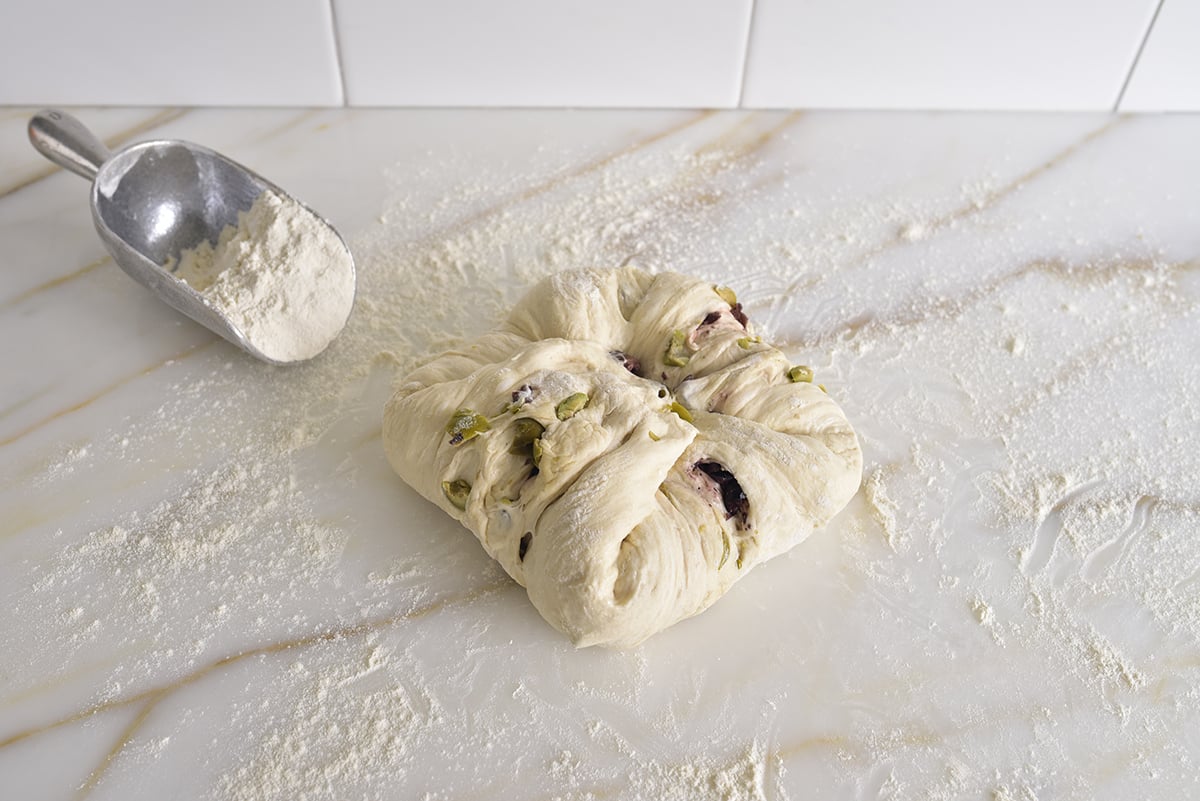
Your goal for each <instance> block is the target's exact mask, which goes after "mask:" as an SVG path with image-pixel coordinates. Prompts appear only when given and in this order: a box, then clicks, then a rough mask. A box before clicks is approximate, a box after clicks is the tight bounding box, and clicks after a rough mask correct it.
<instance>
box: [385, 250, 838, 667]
mask: <svg viewBox="0 0 1200 801" xmlns="http://www.w3.org/2000/svg"><path fill="white" fill-rule="evenodd" d="M812 379H813V376H812V371H811V370H809V369H808V368H807V367H804V366H799V365H793V364H791V363H789V361H788V359H787V358H786V357H785V356H784V355H783V354H782V353H781V352H780V351H779V350H777V349H776V348H774V347H771V346H770V345H768V344H766V343H764V342H762V341H761V340H760V339H759V337H757V336H755V335H754V330H753V326H752V325H751V324H750V322H749V321H748V320H747V319H746V316H745V314H744V313H743V311H742V308H741V305H740V304H739V303H738V302H737V299H736V297H735V296H734V294H733V292H732V291H731V290H728V289H725V288H723V287H714V286H713V285H712V284H709V283H706V282H704V281H700V280H697V279H695V278H691V277H688V276H683V275H679V274H675V273H659V274H649V273H646V272H643V271H641V270H637V269H634V268H631V267H627V268H622V269H618V270H581V271H576V272H568V273H560V274H557V275H554V276H552V277H550V278H548V279H546V280H544V281H542V282H541V283H539V284H538V285H537V286H535V287H534V288H533V289H532V290H531V291H530V292H529V294H528V295H526V297H525V298H524V299H523V300H522V301H521V302H520V303H518V304H517V306H516V307H515V308H514V309H513V310H512V313H511V315H510V316H509V318H508V321H507V322H506V323H505V324H504V325H503V326H501V327H500V328H499V329H498V330H496V331H493V332H492V333H489V334H486V335H484V336H482V337H480V338H479V339H478V340H476V341H474V342H473V343H471V344H470V345H467V346H465V347H463V348H461V349H459V350H452V351H448V352H446V353H443V354H441V355H440V356H437V357H436V358H434V359H433V360H432V361H430V362H428V363H427V364H425V365H424V366H422V367H420V368H418V369H417V370H415V371H414V372H413V373H411V374H410V375H408V376H407V377H406V378H405V379H404V380H403V381H402V382H401V384H400V385H399V387H398V389H397V390H396V392H395V395H394V396H393V397H392V399H391V400H390V401H389V402H388V404H387V408H386V410H385V413H384V428H383V432H384V445H385V448H386V450H387V455H388V460H389V461H390V462H391V464H392V467H393V468H394V469H395V470H396V472H397V473H398V474H399V475H400V477H401V478H403V479H404V481H405V482H407V483H408V484H409V485H411V486H412V487H413V488H414V489H416V490H417V491H418V492H419V493H420V494H421V495H423V496H424V497H425V498H427V499H429V500H430V501H432V502H433V503H436V504H437V505H438V506H440V507H441V508H442V509H443V510H445V511H446V513H447V514H449V515H451V516H452V517H454V518H455V519H456V520H458V521H459V522H461V523H462V524H463V525H465V526H466V527H467V528H469V529H470V530H471V531H472V532H474V533H475V536H476V537H478V538H479V541H480V542H481V543H482V544H483V547H484V548H485V549H487V552H488V553H489V554H491V556H492V557H493V558H494V559H496V560H497V561H498V562H499V563H500V564H501V565H502V566H503V567H504V569H505V570H506V571H507V572H508V574H509V575H511V576H512V577H513V578H514V579H516V580H517V581H518V582H519V583H520V584H522V585H523V586H524V587H526V589H527V590H528V592H529V598H530V600H531V601H532V602H533V605H534V606H535V607H537V610H538V611H539V612H540V613H541V614H542V616H543V617H545V618H546V620H547V621H549V622H550V624H551V625H552V626H554V627H555V628H556V629H558V630H559V631H562V632H563V633H564V634H566V635H567V636H568V637H570V638H571V640H572V641H573V642H574V643H575V644H576V645H579V646H585V645H596V644H602V645H609V646H629V645H634V644H636V643H639V642H641V641H642V640H645V639H646V638H647V637H649V636H651V635H652V634H654V633H656V632H658V631H661V630H662V629H665V628H666V627H668V626H670V625H672V624H673V623H677V622H678V621H680V620H683V619H684V618H687V617H690V616H692V615H695V614H697V613H699V612H701V611H703V610H704V609H706V608H708V606H710V605H711V604H712V603H713V602H714V601H716V600H717V599H718V598H720V597H721V595H722V594H724V593H725V592H726V591H727V590H728V589H729V587H730V586H732V585H733V583H734V582H735V581H737V580H738V579H740V578H741V577H742V576H744V575H745V574H746V573H747V572H748V571H749V570H750V569H751V568H752V567H754V566H755V565H756V564H758V563H760V562H763V561H766V560H767V559H770V558H771V557H773V556H777V555H779V554H781V553H783V552H784V551H786V550H788V549H789V548H791V547H792V546H794V545H796V544H797V543H799V542H801V541H802V540H804V539H805V538H806V537H807V536H808V535H809V534H810V533H811V532H812V530H813V529H814V528H815V527H818V526H823V525H825V524H826V523H827V522H828V521H829V519H830V518H831V517H833V516H834V515H835V514H836V513H837V512H838V511H840V510H841V509H842V507H843V506H845V504H846V503H847V502H848V501H849V499H850V497H851V496H852V495H853V494H854V493H855V492H856V491H857V489H858V486H859V481H860V479H861V474H862V454H861V451H860V450H859V445H858V439H857V437H856V436H855V434H854V430H853V429H852V428H851V426H850V423H849V422H848V421H847V420H846V417H845V415H843V413H842V411H841V409H839V408H838V406H837V404H835V403H834V402H833V401H832V400H830V398H829V396H828V395H827V394H826V393H825V392H824V390H823V388H821V387H820V386H818V385H817V384H814V383H813V382H812Z"/></svg>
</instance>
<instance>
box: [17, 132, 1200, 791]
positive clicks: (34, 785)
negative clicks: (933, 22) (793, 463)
mask: <svg viewBox="0 0 1200 801" xmlns="http://www.w3.org/2000/svg"><path fill="white" fill-rule="evenodd" d="M29 113H30V110H27V109H5V110H3V111H2V112H0V156H2V157H0V254H2V256H3V262H4V266H3V270H4V281H3V283H2V285H0V341H3V343H4V345H3V354H4V355H3V363H2V365H3V366H2V368H0V369H2V378H3V380H2V383H0V598H2V602H3V605H4V608H5V610H6V611H5V614H4V615H3V616H2V617H0V797H4V798H14V799H17V798H19V799H24V800H25V801H30V800H32V799H81V798H88V799H95V800H96V801H99V799H130V798H156V799H161V798H179V799H185V798H186V799H214V800H219V801H243V800H244V799H255V798H264V799H265V798H269V799H325V798H329V799H334V798H380V799H410V798H423V799H484V798H501V797H503V798H528V799H543V798H544V799H553V798H562V799H602V798H656V799H684V798H687V799H710V798H711V799H772V800H773V801H774V800H775V799H805V798H823V799H917V798H920V799H959V798H962V799H981V800H982V799H986V800H987V801H1034V800H1035V799H1038V800H1041V801H1044V800H1045V799H1075V798H1077V799H1124V798H1134V797H1136V798H1154V799H1174V798H1186V797H1193V796H1195V795H1196V794H1197V793H1198V792H1200V688H1198V685H1200V518H1198V514H1200V497H1197V478H1198V477H1200V449H1198V448H1196V447H1195V442H1196V436H1197V433H1198V432H1200V406H1198V401H1197V398H1200V371H1198V370H1197V367H1196V354H1197V353H1198V352H1200V316H1198V311H1197V309H1198V303H1200V270H1198V269H1197V267H1198V266H1200V261H1198V257H1200V148H1197V146H1196V143H1197V142H1198V141H1200V117H1197V116H1158V117H1110V116H1103V115H1000V114H986V115H951V114H915V113H914V114H862V113H857V114H833V113H812V114H786V113H745V112H728V113H696V112H678V111H672V112H615V111H613V112H608V111H596V112H568V111H537V112H518V111H512V112H510V111H486V112H479V111H387V110H358V111H354V110H326V111H300V110H271V111H257V110H238V111H233V110H191V111H183V110H157V109H101V110H98V109H80V110H78V114H79V115H80V116H81V118H82V119H84V121H85V122H87V123H88V124H89V125H91V126H93V127H94V129H95V130H97V131H98V132H99V133H100V134H101V135H102V136H104V137H105V138H106V140H107V141H108V142H109V144H110V145H117V144H119V143H122V142H129V141H136V140H138V139H143V138H184V139H190V140H194V141H197V142H200V143H202V144H205V145H208V146H209V147H212V148H215V149H217V150H219V151H221V152H223V153H225V154H227V155H229V156H230V157H232V158H234V159H236V160H238V161H241V162H243V163H245V164H247V165H250V166H251V167H253V168H255V169H256V170H258V171H259V172H261V173H262V174H264V175H266V176H268V177H269V178H271V179H272V180H273V181H275V182H276V183H278V184H280V185H281V186H283V187H285V188H287V189H288V190H290V191H291V192H293V193H294V194H295V195H297V196H298V197H300V198H301V199H303V200H304V201H305V202H307V203H308V204H309V205H311V206H312V207H313V208H315V209H317V210H319V211H320V212H321V213H323V214H324V215H325V216H327V217H329V218H330V219H331V220H332V221H333V222H334V223H335V224H336V225H337V226H338V227H339V229H340V230H341V231H342V232H343V234H345V235H346V237H347V239H348V240H349V241H350V243H351V247H352V249H353V251H354V253H355V256H356V259H357V262H358V269H359V282H360V283H359V293H358V300H357V305H356V310H355V313H354V315H353V317H352V320H351V323H350V325H349V326H348V328H347V330H346V332H345V333H344V334H343V336H342V337H341V338H340V339H339V340H338V341H337V342H336V343H335V344H334V346H333V347H332V348H331V349H330V350H329V351H328V352H327V353H326V354H324V355H323V356H321V357H320V358H318V359H316V360H315V361H313V362H312V363H310V364H307V365H304V366H300V367H292V368H272V367H268V366H266V365H263V364H259V363H256V362H254V361H253V360H251V359H250V358H248V357H246V356H245V355H243V354H242V353H241V352H239V351H237V350H235V349H234V348H232V347H231V346H230V345H228V344H227V343H225V342H224V341H222V340H219V339H217V338H215V337H214V336H213V335H211V334H210V333H208V332H207V331H205V330H204V329H202V328H199V327H198V326H196V325H194V324H192V323H191V322H189V321H187V320H184V319H181V318H180V317H178V315H176V314H175V313H174V312H172V311H171V310H170V309H168V308H167V307H166V306H164V305H162V304H160V303H157V302H156V301H155V300H154V299H153V298H152V297H151V296H150V295H149V294H148V293H147V292H146V291H145V290H143V289H142V288H141V287H140V286H138V285H137V284H135V283H134V282H133V281H132V280H130V279H129V278H128V277H126V276H125V275H124V274H123V273H121V272H120V270H119V269H118V268H116V267H115V266H114V265H113V263H112V262H111V260H110V259H108V258H106V256H105V252H104V250H103V248H102V246H101V244H100V242H99V240H98V239H97V237H96V235H95V233H94V231H93V230H92V226H91V220H90V217H89V213H88V208H87V191H86V189H87V187H86V185H85V184H84V183H83V182H82V181H80V180H79V179H77V178H76V177H74V176H71V175H68V174H64V173H63V172H62V171H60V170H57V169H55V168H53V167H51V166H50V165H49V164H48V163H46V162H44V161H42V160H41V159H40V157H38V156H37V154H36V153H34V151H33V150H32V148H31V147H29V145H28V143H27V142H26V140H25V134H24V125H25V120H26V119H27V118H28V116H29ZM622 263H635V264H642V265H645V266H650V267H662V268H673V269H678V270H682V271H686V272H690V273H694V274H696V275H704V276H709V277H711V278H712V280H714V281H719V282H722V283H727V284H729V285H731V286H733V287H735V288H737V289H738V291H739V294H740V296H741V297H742V299H743V300H744V301H745V302H746V305H747V307H748V309H749V312H750V315H751V319H752V320H754V321H756V322H757V323H758V324H759V325H760V327H762V328H763V330H764V331H765V332H766V334H767V336H768V337H769V338H772V339H774V340H775V341H778V342H782V343H784V344H785V345H786V348H787V350H788V351H789V353H790V354H794V357H795V358H796V360H797V361H798V362H803V363H807V364H810V365H812V366H813V367H814V368H815V370H816V372H817V375H818V380H819V381H822V382H823V383H824V384H825V385H826V386H827V387H828V390H829V392H830V393H831V394H833V395H834V396H835V397H836V398H837V399H838V400H839V402H841V403H842V404H843V405H844V408H845V409H846V410H847V413H848V414H849V416H850V418H851V420H852V421H854V423H855V425H856V426H857V427H858V429H859V431H860V433H861V437H862V442H863V446H864V452H865V455H866V471H865V474H864V481H863V486H862V489H861V490H860V492H859V494H858V495H857V496H856V498H855V499H854V501H853V502H852V503H851V505H850V507H849V508H848V509H847V510H846V511H845V512H843V513H842V514H841V515H840V516H839V517H838V518H836V519H835V520H834V522H833V523H832V524H831V525H830V526H829V527H828V528H827V529H825V530H823V531H819V532H817V533H816V534H815V535H814V536H813V537H812V538H810V539H809V540H808V541H806V542H805V543H804V544H802V545H801V546H799V547H798V548H796V549H794V550H793V551H792V552H791V553H789V554H788V555H786V556H784V557H781V558H779V559H776V560H775V561H773V562H771V563H769V564H767V565H765V566H763V567H761V568H759V569H756V570H755V571H754V572H753V573H751V574H750V575H749V576H748V577H747V578H746V579H745V580H743V581H742V582H740V583H739V584H738V585H737V586H736V587H735V588H734V589H733V590H732V591H731V592H730V593H729V595H728V596H727V597H725V598H724V599H722V600H721V601H720V602H719V603H718V604H716V605H715V606H714V607H713V608H712V609H710V610H709V611H707V612H705V613H704V614H702V615H700V616H698V617H696V618H693V619H691V620H688V621H685V622H684V623H681V624H679V625H677V626H676V627H674V628H672V629H670V630H668V631H666V632H664V633H662V634H660V635H659V636H657V637H655V638H653V639H652V640H650V641H649V642H647V643H646V644H645V645H643V646H641V647H639V648H637V649H633V650H630V651H624V652H620V651H607V650H600V649H586V650H575V649H573V648H572V647H571V646H570V645H569V644H568V643H567V642H565V641H564V639H563V638H562V637H561V636H560V635H558V634H557V633H556V632H554V631H553V630H552V629H550V628H549V626H547V625H546V624H545V623H544V622H543V621H542V620H541V618H540V617H539V616H538V615H537V613H536V611H535V610H534V609H533V608H532V607H531V606H530V604H529V603H528V601H527V599H526V597H525V594H524V591H523V590H521V588H520V587H518V586H516V585H515V584H514V583H512V582H511V581H509V580H508V579H507V578H506V577H505V576H504V575H503V573H502V572H501V571H500V570H499V569H498V568H497V567H496V566H494V565H493V564H492V563H491V562H490V560H489V559H488V558H487V557H486V555H485V554H484V553H483V550H482V548H480V547H479V545H478V543H477V542H476V541H475V540H474V538H473V537H472V536H471V535H470V534H469V533H468V532H467V531H465V530H463V529H460V528H459V527H458V526H457V525H456V524H454V523H453V522H452V521H450V520H449V519H447V518H445V517H444V516H443V515H442V514H441V513H440V512H438V510H436V509H435V508H433V507H432V506H430V505H429V504H427V503H425V502H424V501H422V500H421V499H420V498H419V497H417V496H416V495H415V494H414V493H413V492H412V491H410V490H409V489H408V488H407V487H405V486H404V485H403V484H402V483H401V482H400V481H399V480H398V479H397V478H396V477H395V476H394V475H393V474H392V473H391V472H390V470H389V469H388V466H387V463H386V461H385V459H384V457H383V452H382V448H381V445H380V441H379V427H380V412H381V408H382V404H383V402H384V399H385V398H386V397H387V393H388V387H389V386H390V384H391V382H392V381H393V380H394V378H396V376H397V375H398V373H399V372H400V371H402V370H403V369H404V368H405V367H407V366H409V365H411V364H412V363H413V362H414V361H415V360H416V359H418V358H420V357H421V355H422V354H424V353H427V352H428V351H429V350H430V349H432V348H434V347H438V346H440V345H444V344H446V343H449V342H453V341H456V340H460V339H462V338H463V337H467V336H470V335H472V334H475V333H479V332H481V331H483V330H485V329H486V328H487V327H489V326H490V325H491V324H492V323H493V322H494V321H495V320H496V319H497V317H498V315H499V314H500V313H501V311H502V309H503V308H504V306H505V305H506V304H508V303H510V302H511V301H512V300H513V299H514V298H515V297H517V296H519V294H520V293H521V291H523V289H524V288H525V287H527V286H528V285H529V284H530V283H531V282H532V281H533V280H535V279H536V277H537V276H539V275H543V274H546V273H548V272H552V271H555V270H561V269H567V268H569V267H573V266H593V265H617V264H622Z"/></svg>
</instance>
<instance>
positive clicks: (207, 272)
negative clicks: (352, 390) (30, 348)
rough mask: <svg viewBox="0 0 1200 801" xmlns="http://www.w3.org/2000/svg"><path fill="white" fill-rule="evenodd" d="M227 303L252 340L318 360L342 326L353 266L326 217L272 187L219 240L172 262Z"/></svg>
mask: <svg viewBox="0 0 1200 801" xmlns="http://www.w3.org/2000/svg"><path fill="white" fill-rule="evenodd" d="M165 267H166V269H167V270H168V271H171V272H173V273H174V274H175V277H176V278H179V279H180V280H182V281H186V282H187V283H188V284H189V285H191V287H192V288H193V289H195V290H196V291H198V292H200V293H201V294H203V295H204V296H205V297H206V298H208V299H209V300H211V301H212V302H213V303H214V304H215V305H216V306H218V307H219V308H221V309H223V310H224V311H225V314H226V315H227V316H228V317H229V319H230V321H231V322H233V324H234V325H236V326H237V327H238V328H239V329H240V330H241V331H242V333H243V334H245V336H246V339H247V340H249V342H250V344H252V345H253V346H254V347H256V348H258V349H259V350H260V351H262V353H263V354H265V355H266V356H267V357H269V358H271V359H274V360H275V361H280V362H294V361H303V360H305V359H311V358H312V357H314V356H316V355H317V354H318V353H320V352H321V351H323V350H325V348H326V347H327V346H328V345H329V343H330V342H332V341H333V338H334V337H336V336H337V335H338V333H339V332H340V331H341V330H342V326H343V325H345V323H346V318H347V317H349V316H350V309H351V307H352V306H353V305H354V270H353V263H352V261H351V258H350V255H349V254H348V253H347V252H346V249H345V248H344V247H343V246H342V243H341V240H339V239H338V237H337V234H336V233H334V231H333V229H331V228H330V227H329V226H328V225H326V224H325V222H324V221H323V220H321V219H320V218H318V217H317V216H316V215H315V214H313V213H312V212H311V211H309V210H308V209H306V208H304V206H302V205H300V204H299V203H297V202H296V201H294V200H291V199H290V198H283V197H280V196H279V195H277V194H276V193H275V192H272V191H270V190H267V191H265V192H263V193H262V194H261V195H259V196H258V199H257V200H255V201H254V205H253V206H252V207H251V208H250V211H248V212H241V213H239V214H238V225H237V228H234V227H233V226H226V227H225V230H224V231H222V232H221V236H220V239H219V240H218V241H217V246H216V247H215V248H214V247H213V246H212V244H210V243H209V242H201V243H200V244H199V245H197V246H196V247H194V248H190V249H188V250H185V251H183V253H182V254H180V259H179V261H178V264H176V263H175V261H174V259H172V260H170V261H168V262H167V264H166V265H165Z"/></svg>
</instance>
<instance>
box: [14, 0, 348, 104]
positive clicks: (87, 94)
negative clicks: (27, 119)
mask: <svg viewBox="0 0 1200 801" xmlns="http://www.w3.org/2000/svg"><path fill="white" fill-rule="evenodd" d="M4 7H5V10H4V17H3V20H4V21H3V24H0V102H2V103H11V104H18V103H19V104H31V105H51V104H61V105H67V104H105V105H174V104H178V105H254V106H314V105H317V106H319V105H341V102H342V97H341V81H340V76H339V73H338V67H337V57H336V52H335V50H334V42H333V35H332V28H331V19H330V6H329V0H251V1H250V2H241V1H240V0H207V2H203V3H199V2H162V1H161V0H118V1H117V2H97V1H96V0H68V1H67V2H40V3H17V2H6V3H5V4H4Z"/></svg>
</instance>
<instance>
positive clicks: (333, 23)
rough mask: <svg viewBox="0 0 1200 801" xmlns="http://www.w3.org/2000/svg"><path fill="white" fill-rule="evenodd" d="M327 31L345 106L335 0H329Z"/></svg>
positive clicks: (343, 70)
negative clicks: (330, 37) (330, 38)
mask: <svg viewBox="0 0 1200 801" xmlns="http://www.w3.org/2000/svg"><path fill="white" fill-rule="evenodd" d="M329 32H330V34H331V35H332V36H333V59H334V63H335V64H337V71H338V86H339V88H340V89H341V92H342V108H346V107H348V106H349V105H350V99H349V98H348V97H347V96H346V65H345V64H343V63H342V43H341V37H340V36H339V32H338V21H337V8H336V2H335V0H329Z"/></svg>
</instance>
